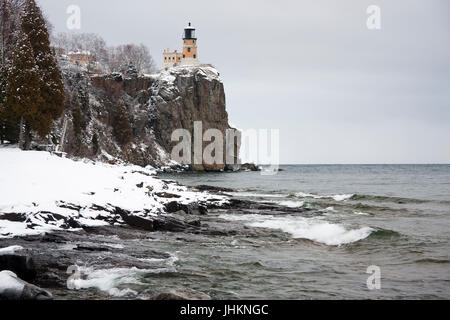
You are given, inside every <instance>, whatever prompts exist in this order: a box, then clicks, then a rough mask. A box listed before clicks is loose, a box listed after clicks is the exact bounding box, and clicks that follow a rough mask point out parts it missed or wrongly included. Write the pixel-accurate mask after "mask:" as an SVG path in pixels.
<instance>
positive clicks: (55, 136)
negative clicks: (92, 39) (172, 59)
mask: <svg viewBox="0 0 450 320" xmlns="http://www.w3.org/2000/svg"><path fill="white" fill-rule="evenodd" d="M63 74H64V80H65V85H66V89H67V92H68V94H67V99H66V108H65V113H64V116H63V117H62V118H61V119H60V120H59V121H58V122H57V123H56V124H55V127H54V130H53V132H52V143H53V144H59V145H60V147H59V149H60V151H63V152H65V153H67V155H68V156H70V157H88V158H91V159H96V160H101V161H109V162H114V161H118V160H123V161H127V162H131V163H133V164H137V165H141V166H146V165H152V166H156V167H161V166H165V165H169V164H171V163H173V162H172V161H171V159H170V153H171V150H172V148H173V146H174V145H176V144H177V143H178V142H172V141H171V135H172V132H173V131H174V130H175V129H180V128H183V129H187V130H188V131H189V132H190V133H191V135H193V130H194V122H195V121H201V122H202V127H203V132H204V131H205V130H207V129H209V128H214V129H218V130H220V131H221V132H222V134H223V135H224V137H225V131H226V130H227V129H229V128H230V125H229V123H228V114H227V111H226V104H225V92H224V86H223V83H222V81H221V80H220V77H219V73H218V72H217V70H216V69H214V68H212V67H209V66H199V67H183V68H181V67H178V68H171V69H169V70H167V71H162V72H161V73H159V74H155V75H146V76H136V75H126V74H125V75H123V74H117V73H115V74H110V75H95V76H92V75H91V76H88V75H87V74H86V73H85V72H82V71H81V70H80V69H78V68H76V66H73V65H69V66H67V65H66V66H64V67H63ZM122 113H125V115H126V118H127V119H128V121H125V122H124V121H123V119H122V121H118V120H117V119H119V120H120V119H121V118H120V115H121V114H122ZM126 122H129V125H128V124H127V123H126ZM128 126H129V127H128ZM128 131H130V132H129V133H130V139H129V140H126V139H125V141H126V143H124V142H123V141H124V140H123V139H120V136H124V135H125V138H126V137H127V136H128ZM192 141H193V139H192ZM204 146H205V143H204ZM224 147H225V146H224ZM192 149H193V148H192ZM191 152H192V154H193V150H191ZM192 159H193V157H192ZM191 168H192V169H194V170H222V169H224V168H225V165H224V164H213V165H207V164H205V163H202V164H198V165H192V166H191Z"/></svg>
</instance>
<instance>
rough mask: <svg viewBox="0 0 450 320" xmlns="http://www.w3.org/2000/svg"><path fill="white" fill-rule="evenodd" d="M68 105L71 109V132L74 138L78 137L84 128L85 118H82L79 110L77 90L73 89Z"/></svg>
mask: <svg viewBox="0 0 450 320" xmlns="http://www.w3.org/2000/svg"><path fill="white" fill-rule="evenodd" d="M70 106H71V109H72V123H73V132H74V134H75V136H76V138H77V139H80V137H81V132H82V131H83V130H85V129H86V120H85V119H84V116H83V114H82V112H81V107H80V99H79V97H78V91H77V90H75V91H74V93H73V94H72V99H71V101H70Z"/></svg>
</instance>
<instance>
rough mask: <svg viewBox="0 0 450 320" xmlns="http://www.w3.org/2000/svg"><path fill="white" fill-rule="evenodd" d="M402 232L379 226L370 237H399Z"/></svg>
mask: <svg viewBox="0 0 450 320" xmlns="http://www.w3.org/2000/svg"><path fill="white" fill-rule="evenodd" d="M401 236H402V235H401V233H399V232H397V231H394V230H389V229H382V228H377V229H374V232H372V234H371V235H370V239H374V238H375V239H377V238H378V239H380V238H382V239H385V238H389V239H391V238H398V237H401Z"/></svg>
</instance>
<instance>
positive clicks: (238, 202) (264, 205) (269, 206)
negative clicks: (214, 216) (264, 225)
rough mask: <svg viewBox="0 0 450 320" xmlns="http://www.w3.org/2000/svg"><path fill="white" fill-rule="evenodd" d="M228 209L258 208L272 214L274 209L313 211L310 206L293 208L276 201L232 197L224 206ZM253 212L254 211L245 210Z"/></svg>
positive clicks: (263, 212) (286, 211)
mask: <svg viewBox="0 0 450 320" xmlns="http://www.w3.org/2000/svg"><path fill="white" fill-rule="evenodd" d="M222 207H223V208H227V209H239V210H258V213H259V214H270V213H271V212H272V211H278V212H281V213H306V212H309V211H311V209H310V208H304V207H297V208H291V207H286V206H281V205H278V204H276V203H270V202H255V201H250V200H242V199H233V198H232V199H230V200H229V202H228V203H227V204H225V205H223V206H222ZM244 213H252V212H244Z"/></svg>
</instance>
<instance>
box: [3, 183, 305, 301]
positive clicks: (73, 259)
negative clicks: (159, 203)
mask: <svg viewBox="0 0 450 320" xmlns="http://www.w3.org/2000/svg"><path fill="white" fill-rule="evenodd" d="M198 190H203V191H208V192H210V193H212V194H215V195H216V196H217V197H223V196H226V197H228V198H229V200H230V201H228V202H227V203H222V204H220V205H218V204H217V203H216V201H214V198H213V199H212V200H211V201H207V202H202V203H191V204H189V205H186V204H183V203H180V202H177V201H176V200H174V201H170V202H168V203H167V204H166V206H165V211H164V212H163V213H160V214H158V215H156V216H154V217H147V218H144V217H141V216H137V215H133V213H132V212H130V211H127V210H124V209H122V208H119V207H116V208H114V210H113V211H112V212H111V214H110V218H109V222H110V223H109V225H105V226H82V227H81V228H79V229H77V230H75V231H64V230H58V231H53V232H46V233H43V234H39V235H29V236H19V237H14V238H4V239H0V248H3V252H2V250H1V249H0V270H1V272H0V279H2V281H0V283H1V285H0V299H6V300H10V299H13V300H17V299H25V300H30V299H52V298H55V299H111V298H113V299H114V298H117V297H120V298H138V299H153V300H160V299H161V300H185V299H187V300H197V299H211V297H210V296H208V295H207V294H205V293H202V292H198V291H196V290H193V289H189V288H186V287H178V288H171V289H167V290H166V289H163V288H161V289H160V288H153V289H152V290H144V291H142V292H140V293H139V294H138V295H137V296H136V295H127V292H126V291H125V292H124V291H123V290H127V289H117V288H113V289H114V290H113V289H111V288H103V290H102V286H101V285H93V286H91V285H89V284H88V283H89V281H90V280H89V272H91V273H92V270H93V269H96V270H116V272H117V270H122V271H124V272H125V270H142V272H144V273H145V272H147V273H149V274H152V272H158V270H159V269H160V268H161V266H160V265H152V264H151V263H150V264H149V261H171V258H172V257H171V255H170V254H169V253H167V252H162V251H158V250H154V249H152V248H151V246H150V247H149V246H148V244H151V243H152V242H156V241H173V242H178V243H179V247H180V249H182V247H183V243H184V242H186V241H194V240H189V239H190V236H202V237H205V239H208V238H209V239H211V238H225V237H232V236H236V235H239V236H241V237H244V238H252V237H258V236H259V235H260V233H261V231H260V230H259V229H253V228H249V227H246V226H243V225H242V224H239V223H232V222H230V221H225V220H222V219H220V217H219V216H220V215H221V214H226V213H228V212H233V213H234V214H236V213H243V214H245V213H251V212H258V214H273V213H277V214H283V213H285V214H286V213H288V212H291V213H292V212H299V213H300V212H301V213H307V211H308V209H305V208H286V207H283V206H278V205H275V204H272V203H256V202H251V201H244V200H236V199H233V198H232V197H230V196H228V195H227V192H233V190H232V189H229V188H218V187H212V186H207V185H202V186H199V187H198V189H193V191H194V192H195V191H198ZM1 218H2V219H13V220H15V219H17V217H15V216H12V215H9V216H6V217H5V215H2V216H1ZM143 243H146V245H141V244H143ZM71 267H72V269H71ZM81 269H82V270H84V271H81ZM152 269H153V270H152ZM6 270H7V271H6ZM89 270H90V271H89ZM74 272H76V273H77V277H79V278H76V279H74V282H73V283H72V287H71V285H70V280H71V277H73V275H74ZM77 279H78V280H77ZM77 281H79V282H80V283H78V285H79V286H78V288H77ZM92 287H94V288H95V289H92ZM89 288H90V289H89ZM121 290H122V291H121Z"/></svg>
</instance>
